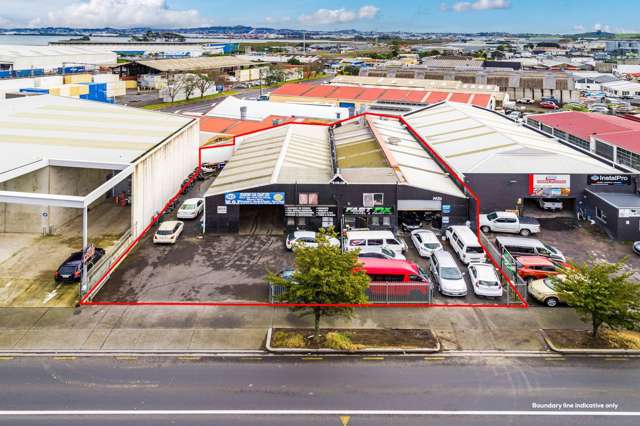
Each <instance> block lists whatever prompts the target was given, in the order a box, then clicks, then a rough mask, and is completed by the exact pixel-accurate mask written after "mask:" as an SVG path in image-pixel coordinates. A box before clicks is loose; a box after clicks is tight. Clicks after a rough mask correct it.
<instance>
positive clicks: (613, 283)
mask: <svg viewBox="0 0 640 426" xmlns="http://www.w3.org/2000/svg"><path fill="white" fill-rule="evenodd" d="M625 263H626V259H622V260H621V261H619V262H616V263H609V262H600V261H594V260H590V261H588V262H583V263H580V264H572V265H571V267H569V268H564V269H563V270H562V272H561V275H560V276H559V277H557V278H555V279H554V281H555V284H556V291H557V292H558V295H559V297H560V299H562V300H564V301H566V302H567V304H568V305H569V306H572V307H573V308H575V310H576V312H577V313H578V315H580V317H581V318H582V319H583V320H585V321H586V320H590V321H591V327H592V329H591V335H592V337H594V338H595V337H596V336H597V335H598V331H599V330H600V327H601V326H602V325H603V324H606V325H608V326H609V327H611V328H612V329H620V328H627V329H629V328H633V327H634V326H635V325H637V324H638V322H640V283H638V282H635V281H632V280H630V277H631V275H632V273H631V272H625V271H624V266H625Z"/></svg>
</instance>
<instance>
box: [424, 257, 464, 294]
mask: <svg viewBox="0 0 640 426" xmlns="http://www.w3.org/2000/svg"><path fill="white" fill-rule="evenodd" d="M430 270H431V274H433V278H434V281H435V284H436V285H437V286H438V291H439V292H440V293H442V294H443V295H445V296H466V295H467V283H466V281H465V280H464V275H463V273H462V272H460V269H459V268H458V265H457V264H456V261H455V259H454V258H453V256H452V255H451V253H449V252H448V251H444V250H440V251H437V252H435V253H433V255H432V256H431V264H430Z"/></svg>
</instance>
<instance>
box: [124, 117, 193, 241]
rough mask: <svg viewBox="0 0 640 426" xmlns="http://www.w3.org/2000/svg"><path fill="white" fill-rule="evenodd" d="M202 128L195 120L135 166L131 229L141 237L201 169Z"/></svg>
mask: <svg viewBox="0 0 640 426" xmlns="http://www.w3.org/2000/svg"><path fill="white" fill-rule="evenodd" d="M198 148H199V126H198V121H197V120H194V121H193V122H191V123H189V124H188V125H187V126H186V127H184V128H183V129H182V130H180V131H179V132H178V133H176V134H174V135H173V136H171V137H170V138H169V140H167V141H165V142H164V143H162V144H161V145H160V146H158V147H156V148H154V149H153V150H152V151H151V152H149V153H147V154H145V155H144V156H143V157H142V158H141V159H139V160H138V161H137V162H136V163H135V166H134V167H135V170H134V172H133V178H132V209H131V227H132V233H133V235H138V234H139V233H140V232H142V231H143V230H144V228H145V227H146V226H147V225H148V224H149V223H150V222H151V220H152V219H153V216H154V215H155V214H156V213H158V212H160V211H161V210H162V208H163V207H164V205H165V204H166V203H167V201H169V199H171V197H173V196H174V195H175V194H176V192H177V191H178V190H179V189H180V187H181V186H182V182H183V180H184V179H186V178H187V177H188V175H189V173H191V172H192V171H193V170H194V169H195V168H196V167H197V166H198Z"/></svg>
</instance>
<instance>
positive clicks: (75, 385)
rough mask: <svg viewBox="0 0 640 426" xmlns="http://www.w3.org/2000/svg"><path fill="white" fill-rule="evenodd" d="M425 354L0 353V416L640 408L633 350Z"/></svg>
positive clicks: (500, 413)
mask: <svg viewBox="0 0 640 426" xmlns="http://www.w3.org/2000/svg"><path fill="white" fill-rule="evenodd" d="M427 358H428V359H424V358H423V357H415V358H411V359H407V358H404V359H400V358H398V359H395V360H394V359H392V358H391V359H389V358H388V359H385V360H376V359H373V360H367V359H358V358H333V359H327V358H325V359H307V360H304V359H302V358H297V357H296V358H264V359H262V360H255V359H244V360H243V359H235V360H233V359H225V360H220V359H217V360H212V359H203V360H179V359H173V358H171V359H147V358H140V359H121V360H117V359H112V358H89V359H82V358H78V359H75V360H60V359H58V360H56V359H43V358H20V359H15V360H3V361H0V423H1V424H11V425H23V424H28V425H36V424H38V425H41V424H47V425H50V424H65V425H76V424H77V425H80V424H82V425H86V424H91V425H110V424H127V425H161V424H181V425H182V424H187V425H195V424H210V425H211V424H221V425H258V424H260V425H262V424H276V425H340V424H341V421H340V418H339V416H340V415H350V416H351V419H350V422H349V425H353V426H357V425H382V424H385V425H386V424H388V425H391V424H393V425H398V424H401V425H404V424H410V425H458V424H465V425H469V424H473V425H496V424H501V425H502V424H514V425H516V424H517V425H518V426H521V425H533V424H536V425H538V424H541V423H544V424H545V425H546V426H549V425H581V426H588V425H599V426H600V425H632V424H633V425H635V424H638V417H637V416H629V415H624V416H623V415H622V414H625V413H627V414H628V412H633V413H635V414H637V413H638V412H639V411H640V392H639V391H638V383H640V369H639V368H638V367H640V359H628V360H626V361H625V360H616V359H608V360H607V359H604V358H600V359H593V358H570V359H556V360H548V359H544V358H441V357H427ZM534 403H541V404H542V403H554V404H563V403H566V404H575V403H596V404H616V407H615V408H610V409H609V410H602V409H597V408H584V409H579V408H565V409H556V408H538V407H535V406H534V405H533V404H534ZM7 410H17V411H20V412H22V413H23V414H24V415H16V413H8V412H7ZM33 410H47V411H45V412H44V413H40V414H39V415H37V414H36V413H34V412H32V411H33ZM49 410H53V411H57V410H66V411H65V412H60V411H58V412H57V413H54V412H52V411H49ZM78 410H113V411H109V412H103V413H96V412H86V413H85V414H83V415H80V414H78V413H77V411H78ZM154 410H163V411H154ZM182 410H242V413H239V412H231V413H229V412H227V413H224V414H223V413H220V412H217V411H213V412H212V411H208V412H193V411H191V412H189V411H182ZM255 410H284V411H281V412H277V413H273V412H272V413H264V412H256V411H255ZM291 410H302V411H291ZM309 410H331V411H330V412H326V411H323V412H317V411H311V412H309ZM354 410H376V411H378V412H377V413H376V412H371V411H366V412H360V413H358V412H356V413H354V412H353V411H354ZM380 410H390V411H386V412H379V411H380ZM409 410H412V411H413V410H418V411H420V412H418V413H415V412H414V413H413V414H412V413H411V412H410V411H409ZM434 410H442V411H441V412H440V411H438V412H436V413H434V412H433V411H434ZM460 410H465V411H467V410H474V411H475V410H478V411H480V412H479V413H468V415H465V414H464V412H460ZM425 411H426V412H425ZM589 411H603V412H604V411H608V412H609V413H617V414H618V415H617V416H603V415H600V414H598V415H596V414H593V413H588V412H589ZM545 413H546V414H545ZM580 413H582V415H579V414H580ZM567 414H568V415H567Z"/></svg>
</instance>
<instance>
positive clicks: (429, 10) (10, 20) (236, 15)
mask: <svg viewBox="0 0 640 426" xmlns="http://www.w3.org/2000/svg"><path fill="white" fill-rule="evenodd" d="M209 25H251V26H266V27H273V28H296V29H307V30H335V29H350V28H354V29H358V30H372V31H415V32H480V31H504V32H512V33H516V32H537V33H575V32H583V31H593V30H599V29H600V30H603V31H613V32H640V1H639V0H606V1H603V0H349V1H345V0H324V1H322V2H319V1H317V0H316V1H309V0H266V1H265V0H236V1H234V2H230V1H229V0H223V1H221V0H0V28H10V27H42V26H68V27H77V28H90V27H94V28H95V27H104V26H109V27H116V28H127V27H133V26H149V27H156V28H157V27H161V28H177V27H193V26H209Z"/></svg>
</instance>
